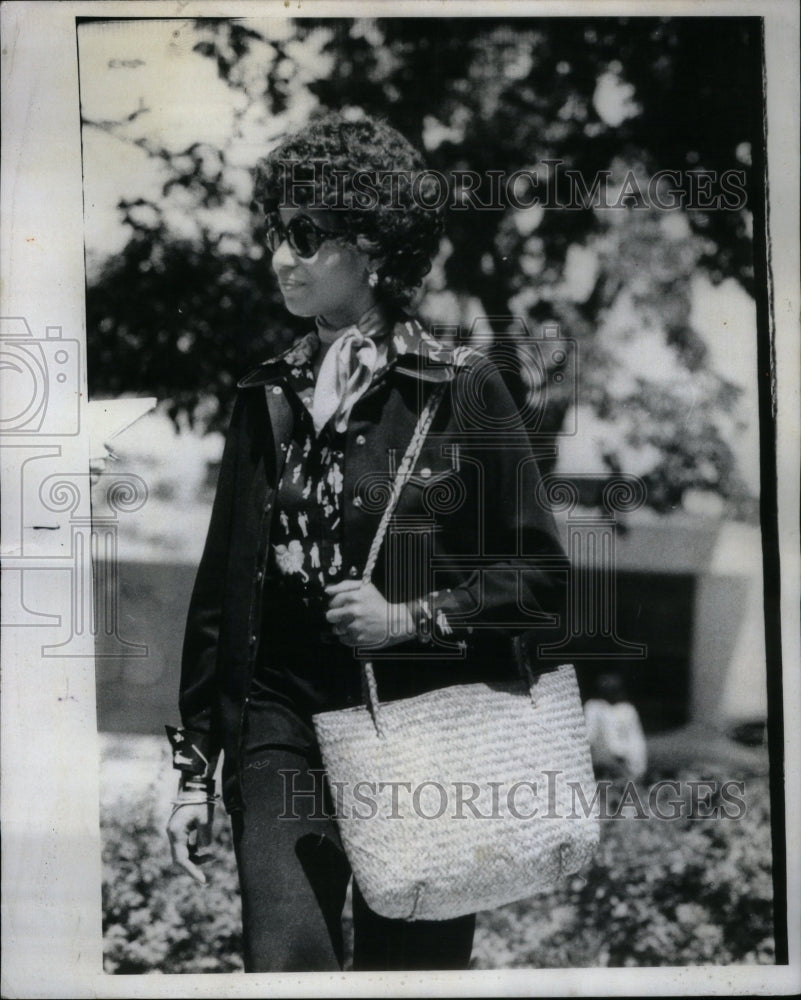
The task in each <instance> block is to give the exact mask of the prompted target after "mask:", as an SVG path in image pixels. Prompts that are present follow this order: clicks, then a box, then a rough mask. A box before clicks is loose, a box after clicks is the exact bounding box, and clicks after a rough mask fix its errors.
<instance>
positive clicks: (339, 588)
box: [325, 580, 362, 597]
mask: <svg viewBox="0 0 801 1000" xmlns="http://www.w3.org/2000/svg"><path fill="white" fill-rule="evenodd" d="M361 588H362V581H361V580H340V581H339V583H329V584H328V586H327V587H326V588H325V592H326V594H328V596H329V597H332V596H333V595H335V594H344V593H346V592H347V591H349V590H361Z"/></svg>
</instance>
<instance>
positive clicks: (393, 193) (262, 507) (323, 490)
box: [168, 115, 564, 971]
mask: <svg viewBox="0 0 801 1000" xmlns="http://www.w3.org/2000/svg"><path fill="white" fill-rule="evenodd" d="M422 170H423V162H422V159H421V157H420V156H419V154H418V153H417V152H416V151H415V150H414V149H412V147H411V146H410V145H409V144H408V143H407V142H406V140H405V139H404V138H403V137H402V136H401V135H400V134H399V133H398V132H396V131H395V130H394V129H392V128H391V127H389V126H388V125H386V124H385V123H382V122H380V121H375V120H372V119H368V118H365V119H362V120H359V121H356V122H351V121H346V120H344V119H343V118H342V117H340V116H337V115H329V116H327V117H324V118H322V119H320V120H318V121H316V122H314V123H313V124H311V125H309V126H307V127H306V128H304V129H302V130H301V131H300V132H298V133H297V134H296V135H295V136H293V137H291V138H290V139H289V140H287V141H286V142H285V143H284V144H283V145H282V146H280V147H279V148H277V149H275V150H274V151H273V152H272V153H271V154H270V155H269V156H268V157H267V159H266V160H265V161H264V162H263V164H262V165H261V167H260V170H259V174H258V178H257V198H258V200H260V201H261V204H262V206H263V208H264V211H265V214H266V222H267V231H268V243H269V246H270V249H271V251H272V267H273V270H274V272H275V276H276V278H277V280H278V284H279V287H280V289H281V293H282V295H283V297H284V302H285V304H286V307H287V309H288V310H289V311H290V312H291V313H293V314H294V315H297V316H308V317H310V318H311V317H314V318H315V327H316V328H315V330H313V331H312V332H310V333H308V334H307V335H306V336H304V337H303V338H301V339H300V340H299V341H298V342H297V343H295V344H294V345H292V347H291V348H290V349H289V350H288V351H286V352H284V353H283V354H282V355H280V356H279V357H277V358H273V359H271V360H270V361H267V362H265V363H264V364H262V365H261V366H260V367H259V368H258V369H257V370H256V371H253V372H251V373H250V374H248V375H247V376H245V378H243V379H242V380H241V382H240V383H239V394H238V398H237V401H236V404H235V408H234V413H233V417H232V423H231V427H230V430H229V433H228V436H227V442H226V446H225V451H224V455H223V460H222V465H221V469H220V477H219V483H218V488H217V495H216V498H215V502H214V507H213V512H212V517H211V524H210V528H209V533H208V539H207V542H206V547H205V550H204V553H203V557H202V561H201V564H200V568H199V571H198V575H197V580H196V584H195V588H194V592H193V596H192V601H191V606H190V610H189V616H188V623H187V630H186V638H185V645H184V655H183V666H182V677H181V695H180V705H181V714H182V719H183V728H182V729H179V730H173V729H168V732H169V733H170V737H171V741H172V744H173V749H174V761H175V765H176V767H178V768H179V769H180V770H181V779H180V787H179V793H178V799H177V800H176V808H175V810H174V812H173V815H172V817H171V819H170V822H169V827H168V832H169V836H170V841H171V845H172V850H173V857H174V859H175V860H176V862H177V863H178V864H179V865H181V866H182V867H183V868H184V869H185V870H186V871H187V872H188V873H189V874H190V875H192V876H193V877H194V878H196V879H197V880H198V881H201V882H203V881H205V877H204V875H203V873H202V872H201V870H200V869H199V868H198V866H197V864H196V863H195V861H196V855H194V854H193V853H192V852H191V851H190V847H189V844H190V841H193V840H194V841H195V843H196V845H197V844H200V843H203V842H204V841H205V840H207V838H208V836H209V827H210V823H211V810H212V808H213V773H214V769H215V763H216V760H217V755H218V753H219V751H220V750H222V751H223V753H224V765H223V798H224V801H225V804H226V807H227V809H228V810H229V812H230V813H231V817H232V824H233V831H234V842H235V847H236V855H237V864H238V869H239V876H240V886H241V893H242V911H243V927H244V950H245V967H246V969H247V970H253V971H256V970H261V971H267V970H271V971H278V970H283V971H293V970H294V971H312V970H331V969H338V968H341V965H342V959H343V943H342V931H341V927H340V920H341V914H342V908H343V905H344V901H345V895H346V890H347V886H348V882H349V878H350V870H349V867H348V863H347V860H346V858H345V855H344V853H343V852H342V848H341V845H340V840H339V836H338V832H337V827H336V821H335V818H333V816H332V815H331V813H332V810H331V809H330V802H329V801H328V798H327V793H326V790H325V788H324V787H323V783H322V782H321V780H320V773H321V767H322V764H321V760H320V756H319V749H318V747H317V744H316V740H315V734H314V727H313V722H312V716H313V715H314V714H315V713H317V712H321V711H326V710H330V709H336V708H341V707H343V706H346V705H353V704H358V703H359V701H360V683H359V660H358V658H357V656H356V654H355V650H356V649H357V648H361V649H364V648H365V647H369V649H370V654H371V657H372V659H373V660H374V662H375V667H376V675H377V680H378V686H379V690H380V692H381V694H382V696H383V697H384V698H387V699H390V698H399V697H406V696H408V695H411V694H417V693H420V692H423V691H425V690H431V689H435V688H439V687H443V686H445V685H448V684H454V683H464V682H466V681H471V680H479V679H485V680H486V679H493V678H499V677H503V676H508V675H514V673H515V671H516V664H515V658H514V655H513V647H512V643H511V639H510V632H511V631H513V630H514V629H517V630H521V629H523V628H526V627H531V625H532V623H536V622H537V621H538V620H539V621H543V620H549V621H551V622H553V620H554V619H553V612H558V611H559V610H560V608H561V606H562V602H563V595H564V574H563V573H559V572H557V571H555V570H554V569H553V568H551V569H542V568H538V563H537V559H536V557H537V556H539V555H545V556H550V557H551V560H550V562H549V563H548V565H549V566H551V567H553V565H554V559H553V556H558V555H559V554H560V553H561V549H560V547H559V542H558V540H557V536H556V532H555V529H554V525H553V523H552V520H551V517H550V515H549V514H548V513H546V512H544V511H543V510H541V509H538V508H537V507H536V505H535V504H534V503H533V501H532V499H531V498H533V496H534V493H535V489H536V485H537V473H536V463H535V462H534V460H533V456H532V453H531V450H530V447H529V444H528V441H527V438H526V435H525V431H524V428H523V427H522V425H521V423H520V418H519V416H518V414H517V411H516V409H515V406H514V404H513V402H512V399H511V397H510V396H509V393H508V392H507V390H506V388H505V386H504V383H503V381H502V379H501V377H500V375H499V374H498V372H497V370H496V369H495V368H494V367H493V366H492V365H491V364H490V363H489V362H487V361H486V360H485V359H484V358H483V357H482V356H481V355H479V354H477V353H476V352H467V351H464V350H457V351H451V350H447V349H445V348H444V347H443V345H441V344H440V343H439V342H438V341H436V340H435V339H433V338H432V337H431V336H429V334H428V333H427V332H426V331H425V330H424V329H423V327H422V326H421V324H420V323H419V322H418V321H417V320H415V319H413V318H411V317H410V316H409V314H408V312H407V308H408V303H409V302H410V300H411V297H412V295H413V293H414V290H415V288H416V287H417V286H418V285H419V284H420V282H421V280H422V278H423V276H424V275H425V273H426V272H427V271H428V270H429V268H430V265H431V260H432V258H433V256H434V254H435V252H436V250H437V245H438V242H439V236H440V231H441V218H440V212H439V211H438V210H436V209H432V208H430V207H426V206H427V205H428V206H430V205H431V204H432V203H433V201H434V200H435V199H434V198H432V197H431V192H430V191H427V190H426V188H425V183H424V181H425V175H422V174H421V171H422ZM368 182H369V183H368ZM365 192H367V193H365ZM443 383H444V384H445V395H444V397H443V399H442V401H441V403H440V406H439V409H438V410H437V412H436V416H435V419H434V423H433V425H432V428H431V431H430V434H429V436H428V438H427V439H426V442H425V445H424V448H423V451H422V454H421V456H420V459H419V461H418V464H417V472H416V474H415V475H414V476H412V477H411V478H410V480H409V482H408V483H407V484H406V485H405V487H404V489H403V492H402V493H401V496H400V500H399V503H398V507H397V511H396V517H397V523H398V524H401V523H402V524H404V525H406V526H407V528H408V530H406V532H405V534H404V533H403V532H399V533H396V534H395V535H394V536H393V537H392V538H390V537H389V536H388V537H387V539H386V540H385V542H384V545H383V547H382V550H381V552H380V555H379V558H378V562H377V564H376V566H375V570H374V572H373V575H372V579H371V581H370V582H369V583H365V582H363V581H362V579H361V577H362V571H363V569H364V566H365V562H366V559H367V554H368V550H369V548H370V545H371V542H372V540H373V538H374V535H375V532H376V527H377V525H378V522H379V520H380V514H381V510H382V509H383V505H384V503H385V502H386V494H387V490H386V488H385V487H386V485H387V484H388V483H391V482H392V479H393V473H394V471H395V468H396V465H397V462H398V460H399V458H400V456H401V455H403V453H404V451H405V449H406V447H407V445H408V443H409V440H410V439H411V436H412V433H413V431H414V428H415V425H416V423H417V420H418V416H419V413H420V410H421V408H422V407H423V406H424V404H425V401H426V399H428V398H429V396H430V394H431V392H432V390H433V389H434V387H435V386H438V385H442V384H443ZM409 526H411V527H409ZM426 553H427V554H426ZM549 615H550V618H548V616H549ZM196 849H197V847H196V846H195V848H194V850H195V851H196ZM353 919H354V959H353V962H354V968H355V969H361V970H365V969H372V970H382V969H386V970H389V969H413V968H416V969H453V968H467V966H468V963H469V960H470V951H471V946H472V937H473V928H474V917H473V916H467V917H460V918H458V919H454V920H444V921H434V922H428V921H402V920H390V919H386V918H383V917H380V916H378V915H377V914H375V913H373V912H372V911H371V910H370V909H369V907H368V906H367V905H366V903H365V902H364V900H363V898H362V897H361V894H360V892H359V887H358V885H354V887H353Z"/></svg>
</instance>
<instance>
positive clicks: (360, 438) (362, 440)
mask: <svg viewBox="0 0 801 1000" xmlns="http://www.w3.org/2000/svg"><path fill="white" fill-rule="evenodd" d="M366 440H367V438H366V437H365V436H364V434H357V436H356V444H364V443H365V441H366Z"/></svg>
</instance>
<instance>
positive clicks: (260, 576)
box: [256, 570, 264, 580]
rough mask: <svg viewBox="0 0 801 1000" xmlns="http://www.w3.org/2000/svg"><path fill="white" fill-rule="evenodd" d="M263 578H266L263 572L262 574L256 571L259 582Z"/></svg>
mask: <svg viewBox="0 0 801 1000" xmlns="http://www.w3.org/2000/svg"><path fill="white" fill-rule="evenodd" d="M263 576H264V573H263V572H262V571H261V570H257V571H256V579H257V580H261V578H262V577H263Z"/></svg>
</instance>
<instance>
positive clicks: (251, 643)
mask: <svg viewBox="0 0 801 1000" xmlns="http://www.w3.org/2000/svg"><path fill="white" fill-rule="evenodd" d="M257 639H258V636H256V635H252V636H251V637H250V645H251V646H255V645H256V640H257Z"/></svg>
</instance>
